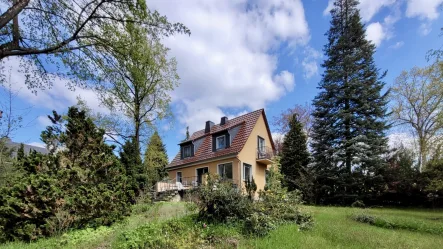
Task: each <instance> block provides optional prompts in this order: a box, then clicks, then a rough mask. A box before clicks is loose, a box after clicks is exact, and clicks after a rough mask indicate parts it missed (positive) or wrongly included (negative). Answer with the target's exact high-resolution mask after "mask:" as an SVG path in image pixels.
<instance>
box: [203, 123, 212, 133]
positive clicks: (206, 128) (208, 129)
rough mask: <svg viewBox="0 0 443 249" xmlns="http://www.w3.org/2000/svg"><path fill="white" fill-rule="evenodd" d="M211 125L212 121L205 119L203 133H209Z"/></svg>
mask: <svg viewBox="0 0 443 249" xmlns="http://www.w3.org/2000/svg"><path fill="white" fill-rule="evenodd" d="M212 126H214V122H211V121H206V126H205V133H209V132H210V131H211V128H212Z"/></svg>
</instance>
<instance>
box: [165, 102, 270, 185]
mask: <svg viewBox="0 0 443 249" xmlns="http://www.w3.org/2000/svg"><path fill="white" fill-rule="evenodd" d="M202 125H203V124H202ZM179 146H180V151H179V153H178V154H177V156H176V157H175V158H174V159H173V160H172V162H171V163H170V164H169V165H168V166H167V171H168V173H169V178H170V179H173V182H176V183H179V184H180V185H181V186H183V188H187V187H193V186H198V185H199V184H201V183H202V182H203V181H204V175H205V174H207V173H210V174H218V175H219V176H220V177H221V178H223V179H224V180H229V181H232V182H233V184H235V185H237V186H244V181H245V180H246V179H248V178H249V179H252V177H254V181H255V183H256V184H257V190H260V189H263V188H264V187H265V184H266V172H267V169H268V167H269V166H270V165H271V164H272V157H273V155H274V143H273V141H272V137H271V132H270V130H269V125H268V121H267V119H266V115H265V111H264V110H263V109H260V110H257V111H254V112H251V113H247V114H245V115H242V116H239V117H236V118H233V119H228V118H227V117H222V118H221V120H220V123H219V124H214V123H213V122H211V121H207V122H206V124H205V128H204V129H202V130H199V131H197V132H194V133H193V134H192V136H191V137H190V138H189V139H188V140H186V141H183V142H181V143H180V144H179Z"/></svg>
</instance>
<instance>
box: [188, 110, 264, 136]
mask: <svg viewBox="0 0 443 249" xmlns="http://www.w3.org/2000/svg"><path fill="white" fill-rule="evenodd" d="M264 110H265V109H264V108H261V109H257V110H255V111H252V112H248V113H245V114H242V115H240V116H237V117H235V118H233V119H229V120H228V121H231V120H234V119H236V118H241V117H243V116H246V115H249V114H251V113H254V112H258V111H264ZM214 125H220V124H214ZM204 130H205V129H200V130H197V131H194V132H193V133H192V134H191V136H190V137H192V136H193V135H194V134H195V133H197V132H199V131H204ZM199 137H201V136H199Z"/></svg>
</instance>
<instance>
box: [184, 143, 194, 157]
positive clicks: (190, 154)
mask: <svg viewBox="0 0 443 249" xmlns="http://www.w3.org/2000/svg"><path fill="white" fill-rule="evenodd" d="M191 146H192V144H190V145H186V146H183V158H188V157H191V156H192V148H191ZM188 147H189V156H186V148H188Z"/></svg>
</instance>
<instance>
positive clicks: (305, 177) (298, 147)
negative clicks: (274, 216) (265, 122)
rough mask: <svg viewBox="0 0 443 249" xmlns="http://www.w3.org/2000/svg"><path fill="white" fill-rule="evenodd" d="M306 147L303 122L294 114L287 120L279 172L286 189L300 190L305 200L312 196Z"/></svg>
mask: <svg viewBox="0 0 443 249" xmlns="http://www.w3.org/2000/svg"><path fill="white" fill-rule="evenodd" d="M309 156H310V155H309V152H308V148H307V136H306V134H305V132H304V131H303V124H302V123H301V122H300V120H299V119H298V115H297V114H294V115H292V117H291V118H290V120H289V132H288V133H287V134H286V137H285V140H284V142H283V149H282V155H281V160H280V163H281V172H282V173H283V175H284V178H283V179H284V186H285V187H287V188H288V190H290V191H292V190H296V189H298V190H300V191H301V192H302V193H303V196H304V198H305V199H306V200H309V199H310V198H311V196H312V194H311V193H312V174H311V172H310V170H309V168H308V164H309V161H310V158H309Z"/></svg>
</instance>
